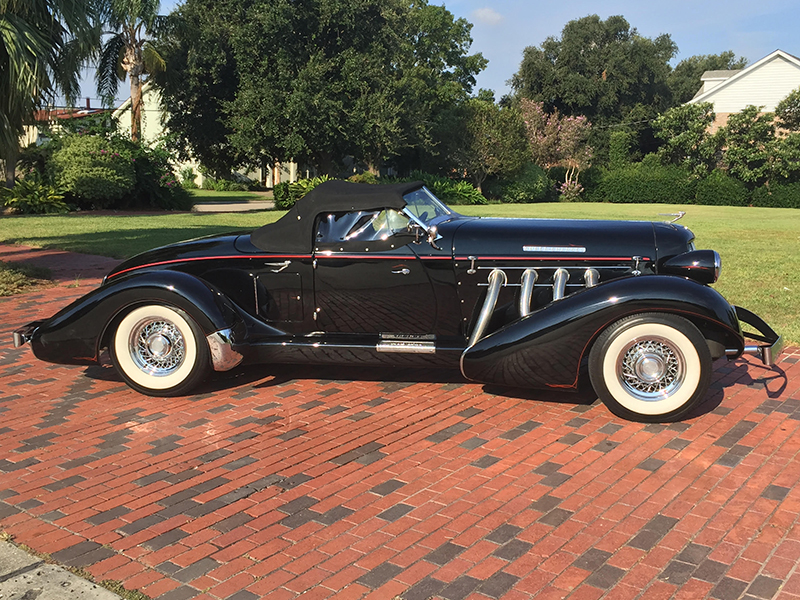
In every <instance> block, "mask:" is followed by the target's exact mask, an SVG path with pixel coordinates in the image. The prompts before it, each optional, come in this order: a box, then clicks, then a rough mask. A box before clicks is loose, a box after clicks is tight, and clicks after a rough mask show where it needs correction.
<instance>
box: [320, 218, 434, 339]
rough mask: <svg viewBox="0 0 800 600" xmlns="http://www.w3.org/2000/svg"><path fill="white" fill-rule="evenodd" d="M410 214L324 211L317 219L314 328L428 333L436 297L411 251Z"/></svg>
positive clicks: (347, 332) (353, 332)
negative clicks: (408, 225) (327, 212)
mask: <svg viewBox="0 0 800 600" xmlns="http://www.w3.org/2000/svg"><path fill="white" fill-rule="evenodd" d="M407 224H408V218H407V217H406V216H405V215H403V214H401V213H398V212H396V211H394V210H370V211H350V212H341V213H331V214H322V215H320V216H319V217H318V219H317V223H316V224H315V236H316V238H315V248H314V294H315V304H316V307H315V315H316V316H315V319H316V321H317V328H318V329H319V330H320V331H323V332H326V333H340V334H411V335H426V334H430V333H432V332H433V331H434V326H435V325H436V299H435V296H434V291H433V286H432V284H431V281H430V279H429V277H428V274H427V273H426V269H425V266H424V265H423V262H422V261H421V260H420V258H419V257H418V256H417V254H416V252H415V251H414V248H413V246H414V244H413V243H412V242H413V240H414V236H413V235H411V234H409V233H408V230H407V227H406V226H407Z"/></svg>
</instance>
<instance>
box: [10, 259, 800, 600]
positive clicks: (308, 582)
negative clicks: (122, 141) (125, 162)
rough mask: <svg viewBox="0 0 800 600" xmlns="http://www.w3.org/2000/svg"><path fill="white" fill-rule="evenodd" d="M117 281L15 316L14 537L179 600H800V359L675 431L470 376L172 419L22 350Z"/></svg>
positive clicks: (748, 371) (58, 295)
mask: <svg viewBox="0 0 800 600" xmlns="http://www.w3.org/2000/svg"><path fill="white" fill-rule="evenodd" d="M23 254H24V253H23ZM67 258H69V257H67ZM72 260H73V262H72V263H69V261H67V263H66V264H73V266H75V268H77V269H79V270H80V268H81V267H84V268H88V267H87V265H89V264H90V262H89V261H88V259H82V260H81V261H78V262H75V261H74V257H73V259H72ZM63 264H64V263H62V266H63ZM95 266H98V268H99V267H102V266H103V265H102V261H99V263H97V265H95ZM96 275H97V274H96V273H95V272H89V275H88V276H87V277H83V278H79V279H77V280H76V279H74V278H73V274H70V275H69V276H68V277H64V278H62V279H65V281H62V282H61V283H60V284H59V285H58V286H57V287H53V288H49V289H46V290H40V291H36V292H32V293H29V294H26V295H23V296H18V297H14V298H10V299H4V300H1V301H0V314H2V320H1V321H0V434H1V435H0V529H2V530H5V531H7V532H9V533H11V534H13V536H14V538H15V540H16V541H17V542H21V543H25V544H27V545H29V546H31V547H32V548H34V549H35V550H38V551H41V552H47V553H51V554H52V555H53V557H54V558H56V559H57V560H58V561H60V562H62V563H65V564H67V565H79V566H85V567H86V568H87V569H88V570H89V571H90V572H91V573H92V574H93V575H94V576H95V577H97V578H99V579H116V580H121V581H122V582H123V583H124V585H125V586H126V587H127V588H129V589H140V590H142V591H143V592H145V593H146V594H148V595H149V596H151V597H153V598H161V599H163V600H180V599H186V598H218V599H219V598H224V599H231V600H234V599H235V600H247V599H251V598H259V597H268V598H277V599H284V598H285V599H289V598H295V597H297V596H298V595H300V594H304V596H303V597H304V598H308V599H317V598H376V599H377V598H380V599H386V600H388V599H391V598H393V597H395V596H400V597H401V598H404V599H407V600H423V599H425V598H429V597H431V596H435V597H442V598H446V599H448V600H461V599H463V598H471V599H474V600H477V599H483V600H485V599H486V598H494V599H498V598H503V599H508V600H512V599H517V598H534V597H535V598H542V599H546V598H547V599H549V598H565V597H566V598H575V599H577V598H646V599H648V600H650V599H658V598H671V597H674V598H690V599H696V598H720V599H722V600H729V599H733V598H739V597H745V598H760V599H764V598H800V572H798V571H797V564H798V560H799V559H800V525H799V524H798V513H799V512H800V458H799V455H798V451H799V450H800V435H798V429H800V391H799V388H800V365H798V364H797V357H798V355H800V352H798V351H796V350H795V351H794V352H791V351H790V353H789V355H787V356H785V357H784V359H783V361H782V362H781V363H780V365H779V368H777V369H775V370H768V369H765V368H764V367H762V366H759V365H758V364H757V363H756V362H755V361H746V360H743V361H738V362H736V363H732V364H726V363H724V362H720V363H717V365H716V367H717V368H716V371H715V381H714V383H713V385H712V389H711V392H710V393H709V397H708V399H707V401H706V402H705V403H704V404H703V406H702V407H701V408H700V410H699V411H698V413H697V414H696V415H695V416H693V417H692V418H690V419H687V420H686V421H684V422H680V423H673V424H667V425H642V424H636V423H629V422H625V421H621V420H619V419H617V418H616V417H614V416H613V415H611V414H610V413H609V412H608V411H607V410H606V409H605V407H604V406H603V405H601V404H598V403H597V402H595V401H594V400H593V398H592V396H591V395H590V394H583V395H568V394H564V395H560V396H553V395H547V394H544V393H537V392H515V391H509V390H498V389H491V388H485V387H484V386H481V385H474V384H469V383H465V382H464V381H462V380H461V379H460V377H459V375H458V373H455V372H447V373H442V372H432V373H425V372H414V373H411V372H407V371H397V372H390V371H386V370H377V371H375V370H373V371H368V370H363V369H362V370H357V369H350V370H348V369H323V368H311V367H304V368H298V367H288V368H287V367H284V366H276V367H269V366H267V367H259V368H248V369H240V370H237V371H234V372H232V373H228V374H225V375H223V376H218V377H216V378H215V379H213V380H212V381H211V382H209V383H208V384H207V385H206V387H205V388H204V389H203V390H202V393H200V394H198V395H195V396H191V397H186V398H177V399H168V400H164V399H158V398H149V397H145V396H141V395H138V394H136V393H135V392H133V391H132V390H130V389H128V388H127V387H126V386H125V385H124V384H123V383H122V382H121V380H120V379H119V378H118V377H117V376H116V374H115V373H114V371H113V369H112V368H110V367H109V366H103V367H92V368H83V367H62V366H56V365H49V364H45V363H41V362H38V361H36V360H35V359H34V358H33V356H32V354H31V352H30V349H29V348H25V349H21V350H14V349H13V348H12V347H11V332H12V330H13V329H14V328H16V327H18V326H20V325H22V324H24V323H26V322H28V321H29V320H32V319H34V318H37V317H42V316H47V315H50V314H52V313H53V312H55V310H56V309H57V308H59V307H60V306H63V305H65V304H66V303H67V302H68V301H69V300H70V299H72V298H74V297H77V296H80V295H82V294H84V293H86V292H87V291H89V290H90V289H91V288H92V287H93V286H94V285H96V284H97V282H98V279H97V277H96ZM76 285H77V287H75V286H76Z"/></svg>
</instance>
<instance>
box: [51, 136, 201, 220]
mask: <svg viewBox="0 0 800 600" xmlns="http://www.w3.org/2000/svg"><path fill="white" fill-rule="evenodd" d="M46 153H47V155H48V158H47V160H46V165H45V167H44V170H43V173H44V175H45V176H46V180H47V181H48V182H49V183H50V184H52V185H54V186H56V187H58V188H60V189H62V190H63V192H64V196H65V198H66V200H68V201H69V202H72V203H74V204H76V205H77V206H78V207H80V208H84V209H99V208H113V209H123V208H160V209H170V210H176V209H177V210H189V209H190V208H191V207H192V197H191V195H190V194H189V193H188V192H187V191H186V190H184V189H183V188H182V187H181V185H180V183H179V182H178V180H177V179H176V178H175V174H174V173H173V172H172V166H171V164H170V155H169V153H168V152H167V151H166V150H164V149H162V148H148V147H146V146H142V145H140V144H137V143H134V142H132V141H130V140H128V139H125V138H121V137H112V138H105V137H103V136H99V135H83V134H69V135H64V136H60V137H58V138H56V139H54V140H53V141H52V142H50V143H49V144H48V145H47V149H46Z"/></svg>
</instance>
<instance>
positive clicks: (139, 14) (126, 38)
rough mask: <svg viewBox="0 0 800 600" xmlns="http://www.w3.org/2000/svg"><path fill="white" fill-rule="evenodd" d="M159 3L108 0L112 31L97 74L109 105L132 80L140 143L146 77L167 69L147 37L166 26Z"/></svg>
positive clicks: (136, 133)
mask: <svg viewBox="0 0 800 600" xmlns="http://www.w3.org/2000/svg"><path fill="white" fill-rule="evenodd" d="M160 6H161V3H160V2H159V0H108V5H107V13H106V16H105V18H106V24H107V25H108V26H109V27H110V29H111V31H109V32H106V33H110V34H111V37H109V38H108V39H107V40H106V42H105V43H104V44H103V47H102V49H101V51H100V61H99V64H98V67H97V72H96V75H95V78H96V81H97V91H98V92H99V93H100V95H101V96H102V97H103V98H104V99H105V100H106V101H107V102H108V103H110V102H111V100H113V98H114V97H115V96H116V95H117V88H118V85H119V82H120V81H125V78H126V77H129V78H130V81H131V139H132V140H134V141H139V137H140V131H141V128H142V85H143V84H144V81H143V80H142V79H143V76H145V75H149V74H151V73H153V72H155V71H162V70H163V69H164V66H165V64H164V59H163V58H161V55H160V54H159V53H158V51H157V50H156V49H155V47H154V46H153V44H152V43H150V41H149V40H148V39H146V38H147V36H152V35H154V34H155V33H157V32H158V31H159V29H160V28H161V27H163V26H164V24H165V20H166V17H163V16H159V14H158V11H159V9H160Z"/></svg>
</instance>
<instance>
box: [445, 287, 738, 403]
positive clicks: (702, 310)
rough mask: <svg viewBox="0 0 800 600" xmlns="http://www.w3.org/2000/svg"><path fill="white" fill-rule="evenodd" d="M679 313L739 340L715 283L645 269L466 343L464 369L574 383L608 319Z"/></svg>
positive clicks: (721, 336) (519, 383) (480, 375)
mask: <svg viewBox="0 0 800 600" xmlns="http://www.w3.org/2000/svg"><path fill="white" fill-rule="evenodd" d="M642 312H662V313H671V314H675V315H680V316H683V317H686V318H688V319H689V320H690V321H692V322H693V323H695V324H696V325H698V326H699V327H700V328H701V330H703V331H704V333H705V334H706V335H707V336H708V335H713V336H714V337H715V338H717V339H718V341H719V342H720V343H723V344H726V345H727V347H730V348H740V349H743V348H744V341H743V338H742V334H741V328H740V325H739V320H738V318H737V315H736V310H735V309H734V307H732V306H731V305H730V304H729V303H728V302H727V301H726V300H725V298H723V297H722V296H721V295H720V294H719V293H718V292H717V291H716V290H714V289H712V288H710V287H707V286H705V285H702V284H699V283H697V282H695V281H692V280H690V279H685V278H682V277H674V276H664V275H645V276H641V277H627V278H624V279H614V280H611V281H608V282H606V283H602V284H600V285H598V286H595V287H592V288H588V289H585V290H582V291H580V292H577V293H574V294H571V295H569V296H567V297H565V298H563V299H561V300H557V301H554V302H551V303H550V304H548V305H547V306H544V307H542V308H541V309H539V310H537V311H535V312H532V313H531V314H529V315H528V316H526V317H524V318H521V319H519V320H518V321H514V322H513V323H510V324H508V325H506V326H505V327H503V328H501V329H499V330H498V331H496V332H494V333H492V334H491V335H489V336H487V337H485V338H483V339H482V340H480V341H478V342H477V343H476V344H474V345H473V346H471V347H469V348H467V349H466V350H465V351H464V353H463V354H462V356H461V371H462V373H463V374H464V376H465V377H467V378H468V379H472V380H474V381H480V382H483V383H498V384H503V385H510V386H515V387H557V388H574V387H576V386H577V383H578V372H579V369H580V365H581V361H582V360H583V359H584V358H585V357H587V355H588V352H589V349H590V348H591V345H592V342H594V340H595V339H596V338H597V336H598V335H599V334H600V333H601V332H602V331H603V330H604V329H605V328H606V327H608V326H609V325H610V324H612V323H613V322H615V321H617V320H618V319H621V318H623V317H626V316H628V315H632V314H636V313H642Z"/></svg>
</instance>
